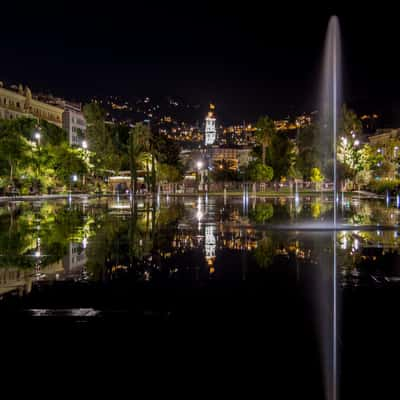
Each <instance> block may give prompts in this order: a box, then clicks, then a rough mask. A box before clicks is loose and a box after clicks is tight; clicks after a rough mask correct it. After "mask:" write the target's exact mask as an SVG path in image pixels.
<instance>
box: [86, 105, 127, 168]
mask: <svg viewBox="0 0 400 400" xmlns="http://www.w3.org/2000/svg"><path fill="white" fill-rule="evenodd" d="M83 114H84V116H85V118H86V122H87V129H86V137H87V139H88V141H89V143H90V150H91V155H92V163H93V165H94V167H95V169H96V170H97V171H98V172H99V173H103V172H104V171H105V170H112V171H116V170H118V169H119V168H120V159H119V157H118V152H117V150H116V148H115V144H114V142H113V140H112V135H111V129H110V128H109V127H108V126H107V125H106V122H105V116H106V114H105V111H104V110H103V109H102V108H101V107H100V106H99V104H97V103H89V104H85V106H84V107H83Z"/></svg>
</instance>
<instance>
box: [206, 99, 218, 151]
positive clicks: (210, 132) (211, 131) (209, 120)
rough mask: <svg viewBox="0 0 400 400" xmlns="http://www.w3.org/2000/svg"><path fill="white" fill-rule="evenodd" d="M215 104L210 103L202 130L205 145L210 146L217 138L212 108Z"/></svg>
mask: <svg viewBox="0 0 400 400" xmlns="http://www.w3.org/2000/svg"><path fill="white" fill-rule="evenodd" d="M214 109H215V106H214V105H213V104H210V111H209V112H208V114H207V117H206V119H205V123H206V126H205V131H204V139H205V143H204V144H205V145H206V146H211V145H213V144H214V143H215V140H216V139H217V128H216V126H215V122H216V120H215V116H214V111H213V110H214Z"/></svg>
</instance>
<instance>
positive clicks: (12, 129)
mask: <svg viewBox="0 0 400 400" xmlns="http://www.w3.org/2000/svg"><path fill="white" fill-rule="evenodd" d="M29 150H30V145H29V143H28V141H27V140H26V139H25V138H24V137H23V136H22V135H21V133H20V131H19V130H18V125H17V124H16V122H15V120H2V121H1V122H0V162H1V163H2V164H3V166H4V167H5V168H6V169H7V170H8V175H9V180H10V183H11V184H13V181H14V178H15V174H16V171H17V167H18V166H19V165H21V164H22V165H24V164H26V163H27V162H28V161H27V160H28V154H29Z"/></svg>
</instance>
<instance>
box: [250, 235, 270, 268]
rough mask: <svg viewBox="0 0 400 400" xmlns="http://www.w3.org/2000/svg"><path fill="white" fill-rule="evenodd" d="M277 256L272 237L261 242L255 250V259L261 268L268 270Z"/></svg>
mask: <svg viewBox="0 0 400 400" xmlns="http://www.w3.org/2000/svg"><path fill="white" fill-rule="evenodd" d="M274 255H275V243H274V240H273V239H272V238H271V237H264V238H263V239H261V240H259V241H258V243H257V247H256V249H255V250H254V258H255V259H256V262H257V264H258V265H259V266H260V267H261V268H267V267H269V266H270V265H271V264H272V261H273V259H274Z"/></svg>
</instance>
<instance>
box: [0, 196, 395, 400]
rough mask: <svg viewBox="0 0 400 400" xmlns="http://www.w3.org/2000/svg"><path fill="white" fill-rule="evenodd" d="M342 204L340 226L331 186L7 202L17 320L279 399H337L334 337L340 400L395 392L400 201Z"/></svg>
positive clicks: (15, 324) (8, 323)
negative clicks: (308, 193) (281, 193)
mask: <svg viewBox="0 0 400 400" xmlns="http://www.w3.org/2000/svg"><path fill="white" fill-rule="evenodd" d="M338 212H339V221H340V227H339V228H338V229H337V230H332V226H331V224H330V221H331V220H332V213H333V206H332V201H331V200H330V199H329V198H327V197H326V196H325V195H323V196H322V195H321V196H313V197H300V198H294V197H293V198H291V197H281V198H280V197H276V198H268V199H266V198H257V199H255V198H251V197H250V198H245V199H243V198H242V197H238V198H232V197H228V198H225V199H224V197H212V196H209V197H193V198H190V197H184V198H182V197H180V198H178V197H177V198H175V197H170V198H168V197H162V198H161V199H160V198H159V199H155V200H154V201H152V200H151V199H147V200H138V201H136V202H135V204H134V207H132V206H131V203H130V202H129V199H127V198H112V199H111V198H102V199H90V200H85V199H83V200H80V201H75V200H74V201H73V202H68V201H51V202H34V203H28V202H13V203H8V204H3V205H1V206H0V296H1V300H0V314H1V317H2V321H3V323H2V327H3V332H7V331H10V332H11V331H13V332H14V331H19V332H20V331H21V329H22V330H25V329H29V332H31V334H35V335H38V336H39V337H41V335H42V332H49V331H50V332H57V333H56V334H59V333H60V332H62V333H64V334H65V333H66V332H68V334H70V335H71V337H75V338H76V335H78V336H79V337H82V338H85V339H82V340H87V338H88V337H90V338H91V340H94V338H96V339H99V337H101V338H102V339H101V341H102V343H103V345H102V348H103V347H107V346H110V345H111V346H112V347H114V346H117V347H119V348H122V349H123V348H125V347H128V344H129V346H130V347H133V348H136V349H137V350H140V352H142V353H143V354H147V356H146V357H145V359H146V360H147V361H148V360H149V359H150V360H157V365H159V366H160V368H161V369H163V368H166V370H168V371H170V368H171V367H170V366H169V361H168V360H171V359H173V360H174V361H179V363H178V364H179V365H180V368H179V369H177V370H176V374H177V376H179V377H180V378H179V379H184V378H183V375H182V374H189V376H191V378H196V377H199V375H198V374H199V371H197V368H198V367H199V366H200V365H201V364H202V363H205V364H206V367H205V369H204V370H202V373H203V374H204V375H202V376H203V378H202V379H205V380H206V381H207V382H209V379H211V380H213V379H215V380H216V381H217V382H219V383H221V382H222V381H221V380H222V375H225V376H228V377H229V382H230V383H227V385H228V386H227V387H229V389H234V388H235V384H239V382H240V383H242V384H243V383H244V382H246V385H247V387H248V390H251V389H254V388H255V387H256V386H260V387H263V388H264V390H265V393H266V394H271V396H270V397H271V398H289V397H290V398H292V397H293V395H295V396H297V397H301V398H303V397H306V398H321V399H326V398H331V394H332V384H333V383H332V382H333V380H332V379H333V378H332V376H334V375H333V370H332V369H333V366H334V363H333V360H334V358H335V357H334V354H333V351H334V350H333V349H334V347H333V345H332V344H333V342H334V341H335V343H336V344H337V347H336V348H337V352H336V353H337V354H336V360H337V371H336V373H337V379H336V380H337V384H336V389H337V393H338V394H337V396H336V397H337V398H360V397H359V396H361V395H363V394H364V393H365V394H371V393H373V392H374V390H376V393H377V395H378V394H379V398H391V397H385V395H384V393H385V392H389V388H390V390H392V388H393V387H395V380H396V374H395V369H393V368H392V367H390V366H391V363H392V362H393V361H395V362H397V361H396V360H397V355H398V354H397V353H398V352H397V348H398V341H399V338H400V336H399V334H400V330H399V329H398V327H397V319H398V315H399V313H398V309H399V305H400V302H399V300H400V295H399V294H400V257H399V254H398V248H399V242H400V233H399V231H400V229H398V224H399V221H400V213H399V209H398V208H396V204H387V203H386V202H384V201H380V200H366V199H360V198H358V197H343V198H341V199H340V202H339V205H338ZM334 248H336V251H334ZM335 259H336V269H335V268H334V260H335ZM335 271H336V275H335ZM334 292H335V294H336V312H334V309H335V308H334V299H335V297H334ZM335 332H336V335H335ZM103 340H104V341H103ZM136 354H137V353H136ZM161 355H162V356H161ZM164 364H165V365H164ZM161 365H162V367H161ZM153 367H154V365H153ZM195 370H196V372H194V371H195ZM190 371H193V374H191V373H190ZM211 376H212V377H213V378H211ZM219 377H220V378H219ZM186 379H188V378H187V377H186V378H185V380H186ZM195 380H196V379H195ZM273 391H274V393H276V391H278V393H279V395H278V396H276V395H272V393H273ZM248 394H249V393H248ZM267 397H268V396H267Z"/></svg>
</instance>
